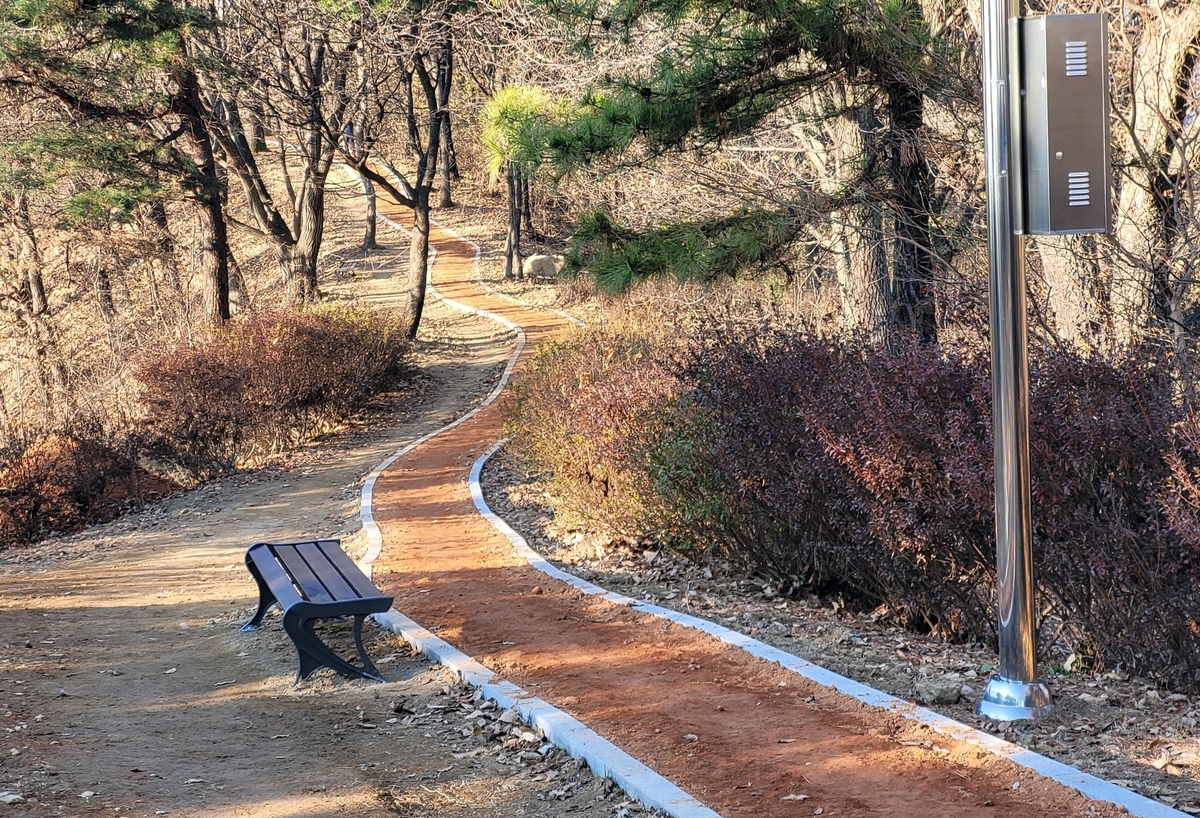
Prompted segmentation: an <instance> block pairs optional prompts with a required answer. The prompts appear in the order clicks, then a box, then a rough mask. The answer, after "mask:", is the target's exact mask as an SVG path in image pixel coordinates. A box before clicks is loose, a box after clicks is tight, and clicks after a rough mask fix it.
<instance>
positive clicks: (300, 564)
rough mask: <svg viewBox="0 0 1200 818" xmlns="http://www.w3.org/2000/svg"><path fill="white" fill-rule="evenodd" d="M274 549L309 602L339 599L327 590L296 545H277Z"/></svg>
mask: <svg viewBox="0 0 1200 818" xmlns="http://www.w3.org/2000/svg"><path fill="white" fill-rule="evenodd" d="M274 551H275V556H276V557H278V558H279V561H280V562H282V563H283V564H284V566H285V567H286V568H287V571H288V573H289V574H291V575H292V579H293V581H295V583H296V584H297V585H299V586H300V590H301V592H302V593H303V594H304V596H305V597H306V598H307V599H308V601H309V602H336V601H337V600H335V599H334V598H333V597H331V596H330V595H329V592H328V591H327V590H325V586H324V585H323V584H322V583H321V580H319V579H317V576H316V574H314V573H313V570H312V569H311V568H309V567H308V563H307V562H305V561H304V557H302V556H300V552H299V551H297V550H296V546H294V545H277V546H275V548H274Z"/></svg>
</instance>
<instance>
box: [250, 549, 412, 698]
mask: <svg viewBox="0 0 1200 818" xmlns="http://www.w3.org/2000/svg"><path fill="white" fill-rule="evenodd" d="M246 567H247V568H248V569H250V575H251V576H253V577H254V581H255V582H256V583H258V610H257V611H256V612H255V614H254V616H253V617H251V619H250V621H249V622H247V623H246V624H245V625H243V626H242V630H243V631H252V630H256V629H257V628H258V626H259V625H260V624H262V620H263V617H264V616H265V615H266V613H267V610H268V609H270V607H271V606H272V605H279V608H280V610H282V611H283V629H284V631H286V632H287V635H288V636H290V637H291V638H292V642H293V644H295V646H296V650H297V652H299V654H300V672H299V674H298V675H297V677H296V681H300V680H302V679H307V678H308V677H309V676H311V675H312V674H313V673H314V672H315V671H317V670H318V669H320V668H322V667H327V668H329V669H331V670H334V671H336V672H338V673H340V674H342V675H343V676H348V677H351V678H356V677H365V678H368V679H374V680H375V681H379V682H382V681H385V679H384V678H383V676H381V675H380V673H379V671H378V670H376V669H375V665H373V664H371V660H370V658H369V657H368V656H367V652H366V650H364V649H363V643H362V623H363V620H364V619H365V618H366V617H367V616H369V615H370V614H374V613H383V612H384V611H386V610H388V609H389V608H391V607H392V597H390V596H384V595H383V594H382V593H380V591H379V589H378V588H376V587H375V586H374V585H373V584H372V583H371V580H369V579H367V578H366V576H365V575H363V572H362V571H360V570H359V568H358V566H357V565H355V564H354V562H353V561H351V559H350V558H349V557H347V556H346V553H345V552H344V551H342V547H341V543H340V542H339V541H338V540H311V541H309V542H291V543H266V542H259V543H255V544H254V545H252V546H250V548H249V549H248V550H247V551H246ZM344 616H353V617H354V646H355V648H357V649H358V657H359V659H360V660H361V662H362V664H361V665H358V666H356V665H352V664H350V662H347V661H346V660H345V659H343V658H342V657H340V656H338V655H337V654H336V653H334V652H333V651H332V650H330V649H329V647H328V646H327V645H326V644H325V643H324V642H322V641H321V639H320V637H318V636H317V634H316V632H315V631H314V630H313V627H314V625H315V624H316V621H317V620H318V619H332V618H337V617H344Z"/></svg>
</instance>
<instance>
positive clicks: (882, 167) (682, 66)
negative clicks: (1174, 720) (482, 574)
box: [0, 0, 1200, 690]
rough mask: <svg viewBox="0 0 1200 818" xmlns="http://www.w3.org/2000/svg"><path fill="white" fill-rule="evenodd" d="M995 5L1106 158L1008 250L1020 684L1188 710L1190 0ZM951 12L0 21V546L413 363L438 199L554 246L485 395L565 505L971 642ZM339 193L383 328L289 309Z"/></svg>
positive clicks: (976, 129) (969, 348) (227, 12)
mask: <svg viewBox="0 0 1200 818" xmlns="http://www.w3.org/2000/svg"><path fill="white" fill-rule="evenodd" d="M1028 11H1029V13H1038V12H1062V11H1098V12H1101V13H1104V14H1105V15H1106V19H1107V20H1108V27H1109V32H1110V52H1111V55H1112V58H1111V63H1110V66H1109V68H1110V70H1111V72H1112V77H1111V87H1112V91H1113V93H1112V111H1111V132H1112V137H1113V144H1112V147H1113V152H1114V168H1115V177H1116V189H1115V191H1114V193H1113V196H1114V207H1115V212H1116V222H1115V225H1116V226H1115V231H1114V233H1113V234H1112V235H1111V236H1097V237H1091V236H1088V237H1057V238H1041V237H1039V238H1036V239H1034V238H1031V239H1029V250H1030V253H1029V255H1030V271H1029V272H1030V284H1029V292H1028V297H1029V305H1030V314H1029V324H1030V328H1031V340H1030V344H1031V381H1032V395H1033V407H1032V418H1031V422H1032V439H1033V446H1034V474H1033V485H1034V500H1035V511H1034V513H1035V547H1036V560H1037V573H1038V578H1039V590H1040V600H1041V603H1040V604H1041V610H1040V619H1039V621H1040V623H1041V627H1042V630H1043V639H1042V640H1041V643H1042V645H1043V646H1044V651H1045V656H1043V659H1045V660H1048V661H1058V662H1063V661H1067V659H1068V658H1070V661H1071V662H1072V663H1074V664H1076V665H1080V666H1089V667H1094V668H1102V667H1113V666H1122V667H1124V668H1126V669H1128V670H1131V671H1135V672H1139V673H1144V674H1150V675H1153V676H1155V677H1158V678H1159V679H1161V680H1163V681H1164V682H1166V683H1167V684H1169V685H1171V686H1173V687H1176V688H1179V689H1191V690H1195V689H1197V687H1198V686H1200V624H1197V609H1198V607H1200V513H1198V510H1200V425H1198V424H1197V420H1196V415H1195V392H1196V387H1195V381H1196V367H1195V361H1196V348H1195V338H1196V333H1197V331H1198V329H1200V312H1198V310H1197V306H1198V303H1197V293H1196V288H1195V286H1194V281H1193V277H1194V274H1193V267H1194V264H1195V259H1196V257H1197V247H1196V240H1197V222H1196V215H1195V212H1194V192H1193V191H1194V186H1193V185H1192V180H1193V178H1194V173H1195V170H1196V168H1197V159H1198V157H1197V155H1196V136H1197V116H1196V112H1197V90H1198V89H1200V75H1198V73H1197V56H1198V54H1200V51H1198V49H1200V6H1196V5H1195V4H1189V3H1185V2H1156V3H1147V4H1141V3H1138V2H1132V3H1131V2H1126V3H1121V4H1110V5H1103V4H1079V5H1072V4H1062V3H1059V4H1054V5H1053V7H1052V8H1051V7H1048V6H1047V7H1042V6H1041V5H1039V4H1037V3H1034V4H1032V5H1031V6H1030V8H1029V9H1028ZM978 14H979V9H978V8H977V7H975V6H973V5H969V4H966V5H965V4H961V3H957V2H937V1H936V0H927V1H926V2H915V1H914V0H882V1H880V0H839V2H831V1H830V0H812V1H811V2H800V1H799V0H764V2H751V3H745V2H728V3H726V2H715V3H704V4H694V3H679V2H671V0H662V1H661V2H657V1H655V2H636V3H635V2H610V3H599V2H580V3H571V2H550V1H548V2H545V3H532V2H530V3H522V2H501V0H497V1H496V2H482V3H472V2H403V1H401V0H396V1H395V2H379V3H366V2H342V1H341V0H322V1H321V2H318V1H317V0H301V2H288V3H283V2H274V0H266V2H255V3H251V2H248V0H221V2H218V3H214V4H211V5H205V4H199V3H195V4H193V3H183V2H176V0H142V1H141V2H137V1H136V0H113V2H108V3H95V2H91V0H88V1H87V2H77V1H76V0H71V2H64V1H63V0H0V202H2V205H0V222H2V227H3V230H4V233H3V235H4V242H3V244H2V245H0V246H2V247H3V251H2V252H0V303H2V304H3V309H2V310H0V333H3V337H4V343H3V345H2V347H0V452H2V454H0V463H2V464H3V471H2V472H0V538H2V539H4V540H5V541H6V542H17V541H22V540H28V539H32V538H36V537H38V536H41V535H44V534H45V533H47V532H49V531H51V530H64V529H65V528H69V527H71V526H73V525H79V524H82V523H84V522H87V521H88V520H91V519H94V518H95V517H96V516H97V515H100V514H103V513H106V512H105V510H106V509H111V508H112V507H115V506H118V505H120V504H121V503H123V502H124V501H125V500H126V499H127V497H128V496H129V495H131V494H132V495H146V494H148V493H153V491H165V490H169V485H170V484H172V483H180V482H183V483H187V482H192V481H195V480H199V479H204V478H205V477H206V476H209V475H212V474H215V473H218V472H221V471H225V470H229V469H235V468H240V467H245V466H250V465H254V464H256V463H260V462H263V460H264V459H266V458H269V457H271V456H272V455H273V454H274V453H277V452H279V451H281V450H283V449H284V448H286V447H287V446H289V445H293V444H295V443H296V442H299V441H302V440H305V439H308V438H311V437H312V436H313V435H315V434H318V433H319V432H321V431H322V430H324V429H327V428H330V427H332V426H334V425H336V424H337V423H339V422H340V421H341V420H342V419H343V418H344V417H345V416H346V415H347V414H348V413H351V412H353V411H355V410H356V409H358V408H359V407H361V406H362V405H364V404H365V403H366V401H367V400H369V398H370V395H371V394H373V393H374V392H375V391H376V390H378V389H380V388H384V387H385V386H387V385H388V384H390V383H394V381H395V379H396V378H397V377H405V376H406V375H407V374H411V371H410V364H409V360H410V358H409V349H410V348H411V343H412V342H413V340H414V339H416V338H418V331H419V327H420V320H421V313H422V309H423V305H424V298H425V286H426V285H425V270H426V266H427V262H428V256H429V246H428V235H429V219H430V215H431V212H433V211H434V210H436V209H439V208H440V209H442V210H444V211H445V213H446V216H445V217H446V218H450V219H452V216H451V215H450V214H451V213H452V208H453V206H454V198H455V185H456V184H459V185H467V186H474V187H476V188H485V189H486V188H492V189H496V191H497V192H496V196H497V198H496V199H495V202H496V219H497V222H498V223H499V224H502V225H505V227H506V230H507V235H508V239H507V243H506V245H507V246H506V247H505V249H504V253H505V256H506V261H507V264H506V270H507V272H508V274H509V275H512V276H517V275H519V274H520V270H521V264H520V260H521V248H522V242H523V241H526V242H528V240H529V239H530V238H533V239H537V240H545V241H547V242H549V245H555V244H558V245H565V247H564V250H565V254H566V256H567V261H568V269H567V273H566V274H567V275H574V276H576V277H575V278H574V279H572V280H571V281H568V280H567V279H565V278H564V280H563V281H562V282H560V285H559V288H558V290H559V295H560V297H561V298H563V299H564V300H568V301H569V300H570V299H572V298H580V297H585V296H595V297H598V298H601V300H602V301H603V303H604V305H605V309H604V314H603V315H604V317H603V320H601V321H600V322H598V323H597V324H595V325H594V326H593V327H592V328H591V329H590V330H589V331H587V332H584V333H580V334H579V335H578V336H576V337H573V338H571V339H568V340H566V341H564V342H563V343H561V344H557V345H553V346H550V347H547V348H546V349H544V350H543V351H542V353H541V354H540V355H539V357H538V359H537V360H536V361H535V363H534V365H533V366H532V367H531V369H530V371H529V372H528V373H527V375H526V377H525V379H524V381H523V383H522V385H521V387H520V388H519V389H518V390H517V392H516V393H515V395H514V397H513V399H512V400H510V402H509V405H508V416H509V427H510V430H511V431H512V433H513V435H514V446H515V447H516V450H517V452H518V453H519V454H520V455H522V456H523V457H524V458H526V460H527V461H528V463H529V464H530V465H531V466H532V467H533V468H536V469H540V470H544V471H546V472H549V473H551V474H552V475H553V479H554V487H555V493H556V500H557V503H558V508H559V513H560V514H561V515H562V516H563V519H564V520H566V521H568V522H572V521H573V522H575V523H579V524H584V523H586V524H587V525H590V526H594V527H598V528H600V529H602V530H605V531H608V532H610V534H611V536H612V537H613V538H614V541H624V542H637V543H645V542H651V541H652V542H655V543H658V544H663V545H669V546H672V547H675V548H677V549H679V550H681V551H683V552H685V553H688V554H691V555H693V556H696V557H697V558H700V557H703V556H705V555H708V554H717V555H720V556H722V557H724V558H729V559H732V560H734V561H735V562H738V563H740V564H742V565H744V566H745V568H746V569H747V570H752V571H756V572H758V573H760V574H762V575H764V576H766V577H769V578H771V579H772V581H773V582H775V583H776V585H777V586H778V588H779V591H780V593H785V594H799V593H810V592H818V593H834V594H841V595H842V596H843V598H845V599H847V600H848V604H851V605H854V606H857V607H862V608H879V609H886V610H887V612H888V616H890V617H891V618H893V619H895V620H897V621H898V622H901V623H903V624H904V625H906V626H908V627H912V628H916V629H919V630H924V631H929V632H933V633H936V634H938V635H941V636H943V637H945V638H948V639H955V640H982V641H989V640H993V639H994V632H993V630H992V629H993V627H994V625H993V624H992V622H993V616H992V615H991V611H992V588H993V587H994V574H995V567H994V550H993V548H994V546H993V543H992V537H993V533H992V508H993V506H992V502H993V501H992V484H991V478H990V468H989V464H990V463H991V457H992V453H991V446H992V444H991V436H990V435H991V432H990V400H991V395H990V376H989V372H988V359H987V355H988V349H987V343H986V341H987V285H986V279H987V275H986V266H987V265H986V247H985V236H984V227H985V210H986V201H985V198H984V180H983V167H982V136H981V112H980V81H979V76H980V74H979V38H978V29H979V19H978ZM338 179H349V180H352V181H353V183H354V184H355V185H356V186H357V187H358V188H359V189H360V190H361V194H360V195H361V197H362V201H363V202H364V204H365V212H364V222H363V233H364V235H363V249H364V252H369V251H370V250H371V248H372V247H373V246H374V245H375V237H374V229H375V216H374V197H375V195H376V194H377V192H380V191H382V192H384V193H386V194H387V195H389V196H391V197H393V198H394V199H395V200H397V201H398V202H401V203H402V204H404V205H405V206H406V207H408V208H410V209H411V210H412V213H413V226H414V230H413V242H412V247H411V250H410V253H409V272H408V302H407V308H406V309H405V310H404V311H403V312H402V313H400V314H395V315H381V314H377V313H372V312H370V311H368V310H366V309H364V308H360V307H355V306H346V305H344V304H340V303H339V304H330V303H325V302H324V301H323V299H322V285H323V282H326V283H327V282H328V281H329V280H330V277H331V276H332V275H334V271H333V269H332V266H331V265H330V264H329V260H328V259H327V258H325V257H323V256H322V253H321V246H322V237H323V230H324V219H325V202H326V197H327V196H329V195H331V191H333V190H335V189H336V188H337V181H336V180H338ZM500 180H503V181H504V188H505V189H504V191H502V192H501V191H500V190H499V182H500ZM502 200H503V201H504V202H506V204H502V203H501V202H502ZM523 234H524V235H523ZM531 234H532V235H531ZM497 252H499V249H498V248H497ZM564 441H569V442H570V444H571V445H563V442H564Z"/></svg>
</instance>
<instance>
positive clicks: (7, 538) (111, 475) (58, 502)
mask: <svg viewBox="0 0 1200 818" xmlns="http://www.w3.org/2000/svg"><path fill="white" fill-rule="evenodd" d="M170 488H171V487H170V486H169V485H168V484H166V483H165V482H164V481H162V480H159V479H158V478H155V477H153V476H152V475H150V474H148V473H146V472H145V471H144V470H142V469H140V468H138V467H137V466H136V465H134V463H133V461H132V459H131V458H130V457H128V456H127V455H124V454H121V453H120V452H118V451H116V450H115V449H113V448H111V447H109V446H107V445H105V444H103V443H100V442H97V441H95V440H90V439H87V438H82V437H79V436H75V435H66V434H58V435H50V436H48V437H44V438H42V439H40V440H37V441H35V442H34V443H33V444H31V445H30V446H28V447H26V448H25V449H24V450H23V451H22V452H20V453H17V454H15V455H14V456H13V457H12V458H11V459H9V461H8V463H7V465H6V466H4V468H3V469H0V546H5V545H13V544H15V543H23V542H32V541H34V540H36V539H38V538H40V537H44V536H46V535H48V534H50V533H52V532H56V531H57V532H67V531H74V530H76V529H78V528H81V527H82V526H84V525H86V524H88V523H96V522H103V521H105V520H110V519H112V518H113V517H115V516H117V515H118V514H120V513H121V512H122V511H124V510H125V509H127V508H128V507H129V506H130V505H136V504H139V503H141V502H142V501H144V500H149V499H154V498H156V497H159V496H161V495H162V494H164V493H166V492H167V491H169V490H170Z"/></svg>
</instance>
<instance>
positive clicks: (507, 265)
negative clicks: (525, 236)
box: [504, 164, 522, 279]
mask: <svg viewBox="0 0 1200 818" xmlns="http://www.w3.org/2000/svg"><path fill="white" fill-rule="evenodd" d="M507 178H508V237H507V239H506V241H505V243H504V277H505V278H509V279H511V278H519V277H520V276H521V210H522V208H521V198H522V197H521V173H520V171H519V170H517V168H516V167H515V166H514V165H511V164H510V165H509V166H508V174H507Z"/></svg>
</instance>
